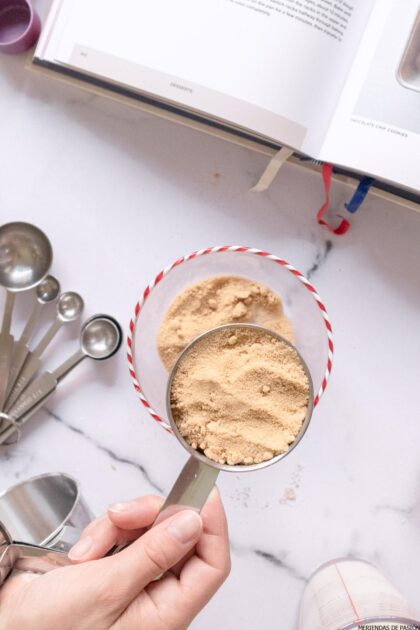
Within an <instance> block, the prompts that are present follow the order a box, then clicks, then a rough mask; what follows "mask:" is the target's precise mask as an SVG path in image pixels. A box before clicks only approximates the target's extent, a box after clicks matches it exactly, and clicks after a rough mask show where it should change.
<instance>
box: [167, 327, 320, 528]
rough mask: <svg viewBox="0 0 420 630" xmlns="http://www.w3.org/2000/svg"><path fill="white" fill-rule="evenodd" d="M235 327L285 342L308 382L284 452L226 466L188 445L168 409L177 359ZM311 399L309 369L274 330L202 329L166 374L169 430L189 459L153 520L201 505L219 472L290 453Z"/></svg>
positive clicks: (271, 461)
mask: <svg viewBox="0 0 420 630" xmlns="http://www.w3.org/2000/svg"><path fill="white" fill-rule="evenodd" d="M238 328H242V329H243V328H246V329H252V330H257V331H260V332H262V333H264V334H266V335H270V336H271V337H274V338H275V339H277V340H279V341H281V342H282V343H284V344H285V345H287V346H289V347H290V348H292V349H293V350H294V352H295V353H296V355H297V357H298V358H299V360H300V363H301V366H302V368H303V370H304V372H305V374H306V377H307V379H308V385H309V391H308V406H307V410H306V415H305V419H304V421H303V423H302V426H301V428H300V431H299V433H298V435H297V436H296V438H295V440H294V442H293V443H292V444H291V445H290V446H289V448H288V450H287V451H285V452H284V453H280V454H279V455H275V456H274V457H272V458H271V459H269V460H267V461H264V462H261V463H259V464H249V465H247V464H239V465H238V464H237V465H229V464H220V463H218V462H215V461H213V460H211V459H209V458H208V457H206V455H204V453H202V452H200V451H198V450H196V449H194V448H193V447H192V446H190V444H188V442H187V441H186V440H185V438H184V437H183V436H182V435H181V433H180V431H179V429H178V427H177V425H176V423H175V421H174V418H173V415H172V408H171V392H172V383H173V380H174V377H175V374H176V373H177V370H178V368H179V366H180V364H181V362H182V361H183V359H184V358H185V356H186V355H187V354H188V353H189V352H190V351H191V350H192V349H193V348H194V347H195V346H196V344H198V343H199V342H201V341H202V340H203V339H204V338H205V337H207V336H209V335H217V334H218V332H219V331H224V330H232V331H234V330H237V329H238ZM313 401H314V392H313V384H312V378H311V374H310V372H309V369H308V367H307V365H306V363H305V361H304V360H303V358H302V357H301V355H300V354H299V352H298V351H297V350H296V348H295V347H294V346H293V345H292V344H290V343H289V342H288V341H287V340H286V339H284V338H283V337H281V336H280V335H278V334H277V333H275V332H273V331H271V330H268V329H267V328H264V327H262V326H257V325H255V324H226V325H224V326H218V327H217V328H213V329H211V330H209V331H207V332H205V333H204V334H202V335H200V336H199V337H197V338H196V339H194V340H193V341H192V342H191V343H190V344H189V345H188V346H187V347H186V348H185V349H184V350H183V351H182V352H181V354H180V355H179V357H178V359H177V361H176V363H175V365H174V366H173V368H172V370H171V374H170V377H169V381H168V385H167V394H166V407H167V413H168V418H169V422H170V424H171V427H172V429H173V432H174V434H175V436H176V438H177V440H178V441H179V442H180V443H181V445H182V446H183V447H184V448H185V450H186V451H188V453H189V454H190V459H189V460H188V462H187V463H186V464H185V466H184V468H183V469H182V471H181V473H180V475H179V477H178V479H177V480H176V482H175V484H174V486H173V488H172V490H171V491H170V493H169V495H168V497H167V498H166V500H165V503H164V505H163V507H162V509H161V511H160V513H159V516H158V518H157V519H156V523H158V522H160V521H162V520H164V519H165V518H168V516H170V515H171V514H173V513H174V512H176V511H178V510H180V509H185V508H186V507H188V508H195V509H197V510H201V508H202V507H203V505H204V503H205V502H206V500H207V497H208V495H209V494H210V492H211V490H212V488H213V486H214V484H215V482H216V479H217V477H218V475H219V472H220V471H225V472H235V473H237V472H251V471H255V470H261V469H263V468H267V467H268V466H272V465H273V464H276V463H278V462H279V461H281V460H282V459H284V458H285V457H287V455H289V453H291V452H292V451H293V449H294V448H296V446H297V445H298V444H299V442H300V441H301V439H302V438H303V436H304V434H305V432H306V430H307V428H308V426H309V423H310V420H311V417H312V411H313Z"/></svg>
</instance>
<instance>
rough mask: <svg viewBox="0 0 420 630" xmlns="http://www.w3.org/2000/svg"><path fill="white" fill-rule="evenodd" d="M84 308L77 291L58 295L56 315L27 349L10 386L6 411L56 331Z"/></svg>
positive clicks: (19, 392) (32, 373)
mask: <svg viewBox="0 0 420 630" xmlns="http://www.w3.org/2000/svg"><path fill="white" fill-rule="evenodd" d="M83 308H84V302H83V299H82V297H81V296H80V295H79V294H78V293H74V292H73V291H67V292H66V293H63V294H62V295H60V298H59V300H58V304H57V316H56V319H55V321H54V322H53V323H52V324H51V326H50V328H49V329H48V330H47V332H46V333H45V335H44V336H43V337H42V339H41V341H40V342H39V343H38V345H37V346H36V348H34V349H33V350H32V351H29V352H28V354H27V357H26V360H25V363H24V364H23V366H22V367H21V370H20V372H19V374H18V377H17V379H16V380H15V383H14V385H13V387H12V390H11V392H10V394H9V396H8V398H7V400H6V404H5V406H4V408H5V410H6V412H8V411H9V409H11V407H12V406H13V404H14V403H15V401H16V400H17V399H18V398H19V396H20V395H21V394H22V392H23V391H24V390H25V388H26V387H27V386H28V385H29V383H30V381H31V379H32V378H33V376H34V375H35V374H36V372H37V371H38V370H39V367H40V365H41V356H42V354H43V353H44V352H45V350H46V349H47V347H48V346H49V344H50V343H51V341H52V340H53V339H54V337H55V336H56V334H57V333H58V331H59V330H60V329H61V328H62V327H63V326H64V325H65V324H69V323H70V322H74V321H76V320H77V319H79V317H80V316H81V314H82V312H83Z"/></svg>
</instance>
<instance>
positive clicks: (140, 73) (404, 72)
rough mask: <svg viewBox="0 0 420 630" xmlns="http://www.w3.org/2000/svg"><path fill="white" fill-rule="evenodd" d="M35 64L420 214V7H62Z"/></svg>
mask: <svg viewBox="0 0 420 630" xmlns="http://www.w3.org/2000/svg"><path fill="white" fill-rule="evenodd" d="M33 64H34V65H36V66H43V67H44V68H48V69H49V70H54V71H57V72H60V73H62V74H65V75H67V76H71V77H74V78H76V79H79V80H82V81H86V82H88V83H90V84H92V85H96V86H98V87H100V88H106V89H107V90H112V91H113V92H115V93H118V94H121V95H123V96H129V97H132V98H134V99H138V100H140V101H143V102H145V103H149V104H153V105H154V106H156V105H157V106H158V107H160V108H162V109H164V110H166V111H168V112H174V113H175V114H177V115H182V116H183V117H187V118H189V119H190V120H192V121H199V122H201V123H205V124H206V125H211V126H213V127H214V128H218V129H223V130H225V131H227V132H229V133H230V134H235V135H237V136H239V137H242V138H245V139H246V138H248V139H251V140H252V141H254V142H258V143H261V144H262V145H266V146H270V147H272V148H279V147H280V146H284V145H286V146H289V147H291V148H292V149H294V150H295V151H296V153H297V154H298V155H300V156H301V157H302V159H305V157H310V158H312V159H314V160H319V161H322V162H329V163H333V164H334V165H336V166H337V167H338V168H339V169H340V168H341V169H344V172H346V171H350V172H355V173H357V174H359V175H360V174H367V175H371V176H372V177H374V178H375V179H377V180H379V181H378V183H377V185H378V186H379V187H382V188H385V189H389V190H392V191H393V192H396V193H397V194H399V195H401V196H403V197H406V198H407V199H410V200H412V201H415V202H416V201H417V202H420V168H419V162H420V8H419V0H177V1H176V2H175V1H174V0H160V2H154V1H152V0H119V1H118V3H115V2H111V0H53V2H52V5H51V10H50V13H49V16H48V20H47V23H46V25H45V28H44V30H43V34H42V37H41V39H40V41H39V44H38V46H37V49H36V51H35V57H34V60H33Z"/></svg>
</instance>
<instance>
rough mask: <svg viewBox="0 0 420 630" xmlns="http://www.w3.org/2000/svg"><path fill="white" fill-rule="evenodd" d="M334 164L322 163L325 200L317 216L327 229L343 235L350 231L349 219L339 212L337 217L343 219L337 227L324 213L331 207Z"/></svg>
mask: <svg viewBox="0 0 420 630" xmlns="http://www.w3.org/2000/svg"><path fill="white" fill-rule="evenodd" d="M332 171H333V166H332V164H323V165H322V179H323V180H324V189H325V201H324V203H323V204H322V206H321V207H320V209H319V210H318V214H317V215H316V218H317V220H318V223H319V225H324V226H325V227H326V228H327V230H329V231H330V232H332V233H333V234H338V235H340V236H341V235H342V234H345V233H346V232H348V230H349V228H350V223H349V221H347V219H344V218H343V217H342V216H341V215H339V214H337V217H339V218H340V219H341V222H340V224H339V225H338V226H337V227H334V226H333V225H331V223H328V221H326V220H325V219H324V215H325V213H326V212H327V210H328V208H329V207H330V189H331V177H332Z"/></svg>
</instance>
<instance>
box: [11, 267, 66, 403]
mask: <svg viewBox="0 0 420 630" xmlns="http://www.w3.org/2000/svg"><path fill="white" fill-rule="evenodd" d="M59 293H60V283H59V282H58V280H57V279H56V278H54V276H47V277H46V278H44V280H42V282H40V283H39V284H38V286H37V287H36V289H35V303H34V305H33V307H32V312H31V314H30V316H29V318H28V321H27V322H26V325H25V328H24V329H23V331H22V334H21V336H20V338H19V340H18V341H15V346H14V349H13V358H12V365H11V367H10V376H9V386H8V391H7V394H6V404H5V407H7V397H8V396H9V394H10V391H11V389H12V388H13V385H14V384H15V381H16V379H17V377H18V375H19V373H20V371H21V369H22V367H23V364H24V363H25V360H26V358H27V356H28V354H29V348H28V343H29V340H30V338H31V336H32V334H33V332H34V330H35V328H36V325H37V324H38V321H39V318H40V316H41V312H42V309H43V308H44V306H45V305H46V304H50V303H51V302H54V301H55V300H56V299H57V298H58V294H59Z"/></svg>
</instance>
